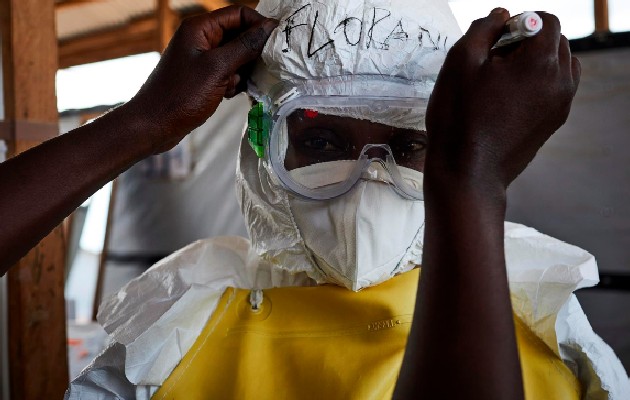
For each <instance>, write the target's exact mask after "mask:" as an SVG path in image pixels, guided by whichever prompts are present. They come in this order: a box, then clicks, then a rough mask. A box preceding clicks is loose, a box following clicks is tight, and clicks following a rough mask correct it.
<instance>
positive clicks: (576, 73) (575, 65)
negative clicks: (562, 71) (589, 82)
mask: <svg viewBox="0 0 630 400" xmlns="http://www.w3.org/2000/svg"><path fill="white" fill-rule="evenodd" d="M571 75H573V85H574V88H575V92H574V93H577V90H578V86H580V79H581V77H582V64H580V60H578V59H577V58H576V57H571Z"/></svg>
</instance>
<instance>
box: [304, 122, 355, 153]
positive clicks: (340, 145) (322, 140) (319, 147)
mask: <svg viewBox="0 0 630 400" xmlns="http://www.w3.org/2000/svg"><path fill="white" fill-rule="evenodd" d="M299 145H300V146H299V147H302V149H304V150H310V151H314V152H323V153H343V152H345V151H346V149H347V145H346V143H345V141H343V140H342V139H340V138H339V136H338V135H336V134H335V132H334V131H332V130H328V129H319V128H313V129H308V130H306V131H304V132H302V134H301V135H300V138H299Z"/></svg>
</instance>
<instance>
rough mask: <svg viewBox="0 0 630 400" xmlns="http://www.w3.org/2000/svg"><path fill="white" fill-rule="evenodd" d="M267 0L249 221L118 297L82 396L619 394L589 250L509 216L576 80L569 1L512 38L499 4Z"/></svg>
mask: <svg viewBox="0 0 630 400" xmlns="http://www.w3.org/2000/svg"><path fill="white" fill-rule="evenodd" d="M258 10H259V11H260V12H261V14H263V15H265V16H269V17H272V18H275V19H278V20H279V21H280V26H279V27H278V29H276V30H275V31H274V32H273V33H272V35H271V37H270V40H269V41H268V42H267V45H266V47H265V50H264V51H263V55H262V60H261V61H260V63H259V65H258V66H257V68H256V70H255V71H254V72H253V74H252V79H251V81H250V82H249V92H250V94H251V95H252V97H253V98H254V99H255V101H256V103H255V104H254V105H253V108H252V110H251V112H250V114H249V123H248V127H247V129H246V130H245V132H244V135H243V142H242V146H241V150H240V154H239V163H238V169H237V182H238V188H237V192H238V195H239V200H240V202H241V207H242V210H243V214H244V216H245V218H246V221H247V225H248V229H249V233H250V238H251V241H249V240H246V239H243V238H235V237H229V238H226V237H221V238H214V239H209V240H204V241H199V242H196V243H193V244H191V245H190V246H188V247H186V248H184V249H182V250H180V251H178V252H176V253H174V254H173V255H171V256H170V257H168V258H166V259H164V260H162V261H161V262H159V263H158V264H157V265H155V266H154V267H153V268H151V269H150V270H148V271H147V272H146V273H145V274H143V275H142V276H141V277H139V278H137V279H135V280H134V281H132V282H130V283H129V284H128V285H127V286H126V287H124V288H123V289H122V290H121V291H120V292H119V293H117V294H116V295H114V296H112V297H110V298H109V299H108V300H106V301H105V302H104V303H103V305H102V306H101V309H100V312H99V321H100V322H101V323H102V324H103V326H104V327H105V329H106V330H107V331H108V332H109V333H110V341H111V344H110V345H109V347H108V348H107V349H106V350H105V351H104V352H103V353H102V354H101V355H100V356H99V357H97V358H96V360H95V361H94V362H93V363H92V364H91V365H90V366H89V367H88V368H86V370H84V371H83V372H82V374H81V375H80V376H79V377H78V378H76V379H75V380H74V381H73V382H72V384H71V386H70V388H69V391H68V393H67V395H66V397H67V398H69V399H80V398H97V397H98V396H100V397H98V398H135V399H148V398H155V399H163V398H169V399H170V398H185V399H192V398H221V399H223V398H239V399H240V398H286V399H293V398H313V399H320V398H339V399H349V398H356V399H382V398H391V397H392V395H394V396H396V397H397V398H408V397H410V396H411V395H415V394H425V395H426V396H427V397H429V398H434V397H436V396H443V397H445V398H484V399H488V398H514V399H517V398H523V389H524V393H525V397H526V398H528V399H540V398H566V399H579V398H583V397H585V396H586V397H587V398H608V399H623V398H624V396H625V395H627V394H628V393H629V390H630V384H629V382H628V377H627V375H626V373H625V371H624V370H623V367H622V366H621V364H620V362H619V360H618V359H617V358H616V356H615V355H614V353H613V352H612V350H611V349H610V348H609V347H608V346H607V345H606V344H605V343H603V341H602V340H601V339H600V338H599V337H598V336H597V335H595V334H594V333H593V331H592V329H591V328H590V325H589V324H588V321H587V320H586V316H585V315H584V313H583V312H582V310H581V308H580V306H579V304H578V303H577V300H576V298H575V296H574V295H573V294H572V292H573V291H574V290H575V289H577V288H580V287H585V286H589V285H594V284H595V283H596V282H597V269H596V264H595V261H594V259H593V257H592V256H591V255H590V254H588V253H587V252H586V251H584V250H581V249H579V248H576V247H574V246H571V245H568V244H566V243H563V242H561V241H558V240H555V239H553V238H550V237H548V236H545V235H542V234H540V233H538V232H536V231H535V230H533V229H531V228H526V227H523V226H520V225H515V224H506V225H505V226H504V225H503V218H504V216H505V189H506V188H507V186H508V185H509V183H510V182H511V181H512V180H513V179H514V178H515V177H516V176H517V175H518V174H519V173H520V172H521V171H522V170H523V168H524V167H525V166H526V165H527V163H528V162H529V161H530V160H531V158H532V157H533V156H534V154H535V152H536V151H537V150H538V148H539V147H540V146H541V145H542V144H543V143H544V141H545V140H546V139H547V138H548V137H549V136H550V135H551V134H552V133H553V132H554V131H555V130H556V129H557V128H558V127H559V126H560V125H561V124H562V123H563V122H564V120H566V117H567V115H568V111H569V108H570V103H571V99H572V97H573V95H574V93H575V90H576V88H577V81H578V80H579V64H578V63H577V61H575V60H574V59H572V58H571V56H570V52H569V49H568V42H567V41H566V39H564V38H562V37H561V36H560V27H559V24H558V21H557V19H555V18H554V17H553V16H550V15H548V14H543V21H544V23H545V27H544V28H543V31H542V32H541V34H540V35H539V36H537V37H535V38H533V39H528V42H524V43H522V44H521V45H519V46H520V47H518V48H516V49H514V48H513V49H511V50H512V51H511V52H503V51H502V52H500V53H496V52H495V51H494V50H491V48H492V45H493V43H494V42H496V40H497V39H498V37H499V36H500V34H501V32H502V30H503V26H504V24H505V22H506V21H507V19H508V18H509V15H508V14H507V12H506V11H505V10H502V9H497V10H495V11H493V12H492V13H491V14H490V15H489V16H488V17H487V18H484V19H481V20H479V21H477V22H475V23H474V24H473V26H472V27H471V29H470V30H469V31H468V33H467V34H466V35H464V36H463V37H462V38H461V39H460V36H461V33H460V32H459V29H458V27H457V24H456V22H455V20H454V18H453V16H452V14H451V12H450V9H449V8H448V4H447V2H446V1H443V0H420V1H418V0H414V1H411V0H394V1H392V0H372V1H358V0H354V1H353V0H347V1H335V2H326V3H324V2H306V1H297V2H296V1H278V0H263V1H261V2H260V4H259V6H258ZM451 48H452V49H451ZM449 49H450V52H449ZM447 52H449V53H448V54H449V55H448V57H447ZM524 61H528V62H527V63H526V62H524ZM443 64H444V66H443V71H442V72H441V73H440V75H439V78H438V73H439V71H440V68H442V65H443ZM536 79H538V80H540V82H541V85H540V87H538V88H533V87H532V85H531V83H532V82H533V81H535V80H536ZM533 94H537V95H538V96H532V95H533ZM430 95H432V97H431V100H430V101H429V96H430ZM515 96H517V97H518V96H520V97H518V102H519V103H520V107H515V106H514V103H510V101H512V100H514V99H515ZM425 214H426V218H425ZM425 221H426V225H425ZM425 226H426V228H425ZM421 264H422V271H423V272H422V279H420V286H419V291H418V292H417V289H418V280H419V271H420V270H419V268H417V267H418V266H420V265H421ZM508 279H509V291H508V285H506V281H507V280H508ZM416 292H417V296H416ZM510 298H511V301H512V306H513V307H512V308H510ZM416 299H417V303H416ZM410 331H411V333H410ZM515 344H516V345H515ZM517 346H518V355H517ZM519 360H520V363H519Z"/></svg>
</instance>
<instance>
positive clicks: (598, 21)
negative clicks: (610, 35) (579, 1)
mask: <svg viewBox="0 0 630 400" xmlns="http://www.w3.org/2000/svg"><path fill="white" fill-rule="evenodd" d="M605 32H610V25H609V15H608V0H595V33H605Z"/></svg>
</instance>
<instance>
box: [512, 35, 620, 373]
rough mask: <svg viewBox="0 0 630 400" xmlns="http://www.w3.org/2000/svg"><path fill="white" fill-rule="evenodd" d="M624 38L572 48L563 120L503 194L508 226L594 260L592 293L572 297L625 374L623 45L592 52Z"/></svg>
mask: <svg viewBox="0 0 630 400" xmlns="http://www.w3.org/2000/svg"><path fill="white" fill-rule="evenodd" d="M624 35H626V37H627V34H614V35H610V36H601V37H600V38H599V39H597V38H591V39H588V40H586V41H585V40H579V41H575V42H572V46H573V47H579V48H580V49H584V48H590V49H591V51H588V52H577V53H575V55H577V56H578V57H579V58H580V61H581V63H582V80H581V83H580V88H579V90H578V94H577V96H576V98H575V100H574V102H573V108H572V111H571V115H570V116H569V120H568V121H567V123H566V125H565V126H563V127H562V128H561V129H560V130H559V131H558V132H557V133H556V134H555V135H554V136H553V137H552V138H551V139H550V140H549V142H548V143H547V144H546V145H545V147H543V149H542V150H541V151H540V153H539V154H538V156H537V157H536V159H535V160H534V161H533V162H532V164H531V165H530V166H529V168H528V169H527V170H526V171H525V172H524V173H523V174H522V176H520V177H519V178H518V179H517V180H516V181H515V182H514V184H513V186H512V187H511V188H510V191H509V199H508V220H511V221H516V222H521V223H524V224H527V225H530V226H533V227H535V228H537V229H539V230H540V231H542V232H543V233H546V234H549V235H551V236H554V237H557V238H560V239H562V240H565V241H566V242H569V243H572V244H575V245H577V246H580V247H582V248H584V249H586V250H588V251H589V252H591V253H592V254H593V255H595V257H596V259H597V260H598V263H599V267H600V275H601V277H602V283H601V284H600V289H597V290H590V291H580V292H578V297H579V298H580V300H581V302H582V305H583V308H584V310H585V311H586V313H587V315H588V316H589V319H590V320H591V323H592V325H593V327H594V329H595V331H596V332H597V333H599V334H600V335H601V336H603V337H604V339H605V340H606V341H607V342H608V343H609V344H610V345H611V346H612V347H613V348H614V349H615V350H616V352H617V354H618V355H619V356H620V357H621V359H622V362H623V363H624V365H625V367H626V368H628V369H630V335H628V332H630V314H628V312H627V310H628V308H629V307H630V286H629V285H628V281H629V279H628V278H630V157H628V149H630V135H629V133H630V131H629V127H630V113H629V112H628V111H629V110H630V46H628V44H630V41H627V42H626V45H625V47H617V48H605V49H603V50H595V48H597V47H599V48H602V47H609V46H610V45H611V43H616V44H618V45H620V44H623V43H622V41H621V39H620V38H621V37H623V36H624ZM589 41H590V42H591V45H588V46H587V44H586V42H589ZM597 43H599V45H598V44H597ZM606 287H610V288H613V287H614V288H616V290H607V291H604V290H603V289H602V288H606Z"/></svg>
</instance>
